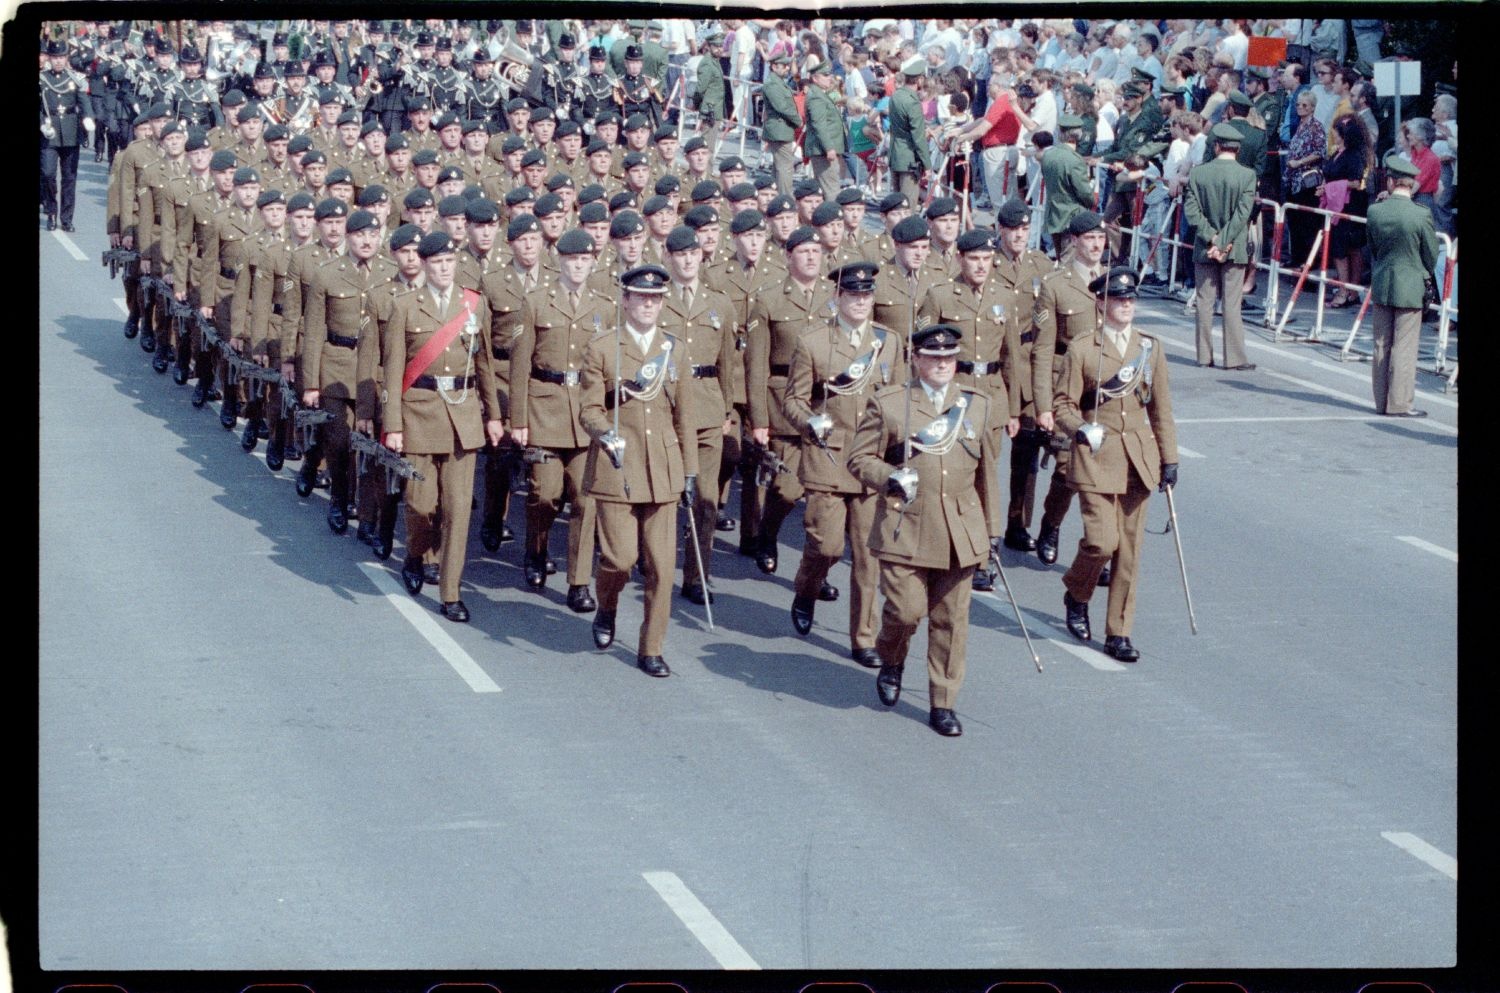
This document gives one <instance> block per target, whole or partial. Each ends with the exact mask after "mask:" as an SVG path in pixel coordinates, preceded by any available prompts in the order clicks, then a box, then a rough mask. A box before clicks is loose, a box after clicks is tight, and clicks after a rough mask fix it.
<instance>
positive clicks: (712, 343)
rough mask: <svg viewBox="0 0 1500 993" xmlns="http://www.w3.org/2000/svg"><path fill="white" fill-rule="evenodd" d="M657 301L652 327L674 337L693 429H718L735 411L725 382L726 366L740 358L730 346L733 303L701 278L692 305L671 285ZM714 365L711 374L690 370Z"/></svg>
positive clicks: (733, 331)
mask: <svg viewBox="0 0 1500 993" xmlns="http://www.w3.org/2000/svg"><path fill="white" fill-rule="evenodd" d="M666 296H667V298H666V300H665V301H664V302H663V304H662V308H661V316H660V317H658V318H657V321H656V326H657V328H658V329H659V330H663V331H666V332H667V333H668V334H670V335H671V336H672V337H674V338H676V339H677V342H678V348H679V349H680V351H679V353H678V355H677V360H678V363H679V364H678V367H677V368H678V371H679V372H680V373H681V374H682V388H683V389H685V390H686V391H687V392H689V393H691V394H692V395H693V396H692V404H691V407H692V410H693V421H692V422H691V423H689V424H688V427H689V428H690V429H692V430H694V431H702V430H706V429H709V428H722V427H723V426H724V421H725V420H727V419H728V418H729V416H730V415H731V414H733V413H734V404H733V401H732V400H731V398H730V396H729V393H728V391H727V390H726V389H725V384H726V383H727V382H728V381H729V375H730V367H731V366H732V365H733V364H734V362H735V360H736V359H737V358H739V352H738V350H736V348H735V340H736V339H735V320H734V304H733V303H732V302H730V299H729V297H727V296H725V295H724V294H723V293H719V292H717V291H715V290H713V289H712V288H710V287H709V285H708V284H707V283H706V282H705V281H704V280H703V279H702V278H701V277H700V278H699V280H698V288H697V291H696V292H695V293H694V294H693V306H692V307H691V308H688V307H686V306H684V304H683V301H682V296H681V291H680V289H679V287H678V286H677V284H675V283H674V284H672V286H671V288H670V289H669V290H668V291H667V294H666ZM706 366H713V367H714V368H715V370H716V372H715V374H714V375H705V376H699V375H696V373H695V371H696V370H698V369H702V368H704V367H706Z"/></svg>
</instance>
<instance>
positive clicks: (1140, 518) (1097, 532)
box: [1063, 470, 1151, 637]
mask: <svg viewBox="0 0 1500 993" xmlns="http://www.w3.org/2000/svg"><path fill="white" fill-rule="evenodd" d="M1127 471H1128V472H1129V475H1130V482H1129V484H1128V489H1127V490H1126V491H1125V492H1124V493H1118V494H1116V493H1079V494H1078V505H1079V508H1080V509H1081V511H1082V514H1083V537H1082V538H1081V539H1079V542H1078V554H1077V555H1076V556H1074V558H1073V564H1072V565H1071V566H1069V567H1068V571H1067V572H1066V573H1064V574H1063V586H1065V587H1067V590H1068V593H1069V595H1071V596H1072V597H1073V599H1074V600H1077V601H1078V602H1079V603H1088V601H1089V597H1091V596H1092V595H1093V593H1094V588H1095V586H1096V585H1097V584H1098V582H1099V573H1100V572H1102V571H1103V570H1104V566H1105V564H1106V563H1108V562H1110V561H1113V562H1114V570H1113V572H1112V573H1111V579H1110V581H1109V610H1108V614H1107V615H1106V617H1107V619H1106V621H1105V626H1104V633H1105V635H1106V636H1109V635H1120V636H1121V637H1126V636H1128V635H1129V634H1130V628H1131V624H1132V623H1133V622H1134V621H1135V585H1136V579H1137V577H1138V576H1139V575H1140V552H1141V535H1142V533H1143V532H1144V530H1145V527H1146V500H1147V498H1149V497H1150V496H1151V491H1150V490H1149V489H1147V488H1146V484H1145V483H1143V482H1141V480H1140V477H1139V476H1137V475H1136V474H1135V471H1134V470H1127Z"/></svg>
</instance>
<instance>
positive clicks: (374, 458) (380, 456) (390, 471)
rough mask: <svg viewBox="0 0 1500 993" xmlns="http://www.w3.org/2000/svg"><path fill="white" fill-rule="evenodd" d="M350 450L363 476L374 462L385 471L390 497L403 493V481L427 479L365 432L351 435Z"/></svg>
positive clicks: (386, 492) (414, 467)
mask: <svg viewBox="0 0 1500 993" xmlns="http://www.w3.org/2000/svg"><path fill="white" fill-rule="evenodd" d="M349 448H350V450H351V451H353V452H354V455H355V459H356V465H357V469H358V472H359V474H360V475H361V476H364V475H366V474H368V472H369V469H370V463H372V462H373V463H374V464H375V465H377V466H379V467H380V468H381V469H384V470H385V495H386V496H388V497H390V496H395V495H396V494H397V493H400V492H401V481H402V480H403V479H415V480H418V481H421V480H423V479H425V478H426V477H425V476H423V475H422V474H421V473H420V472H418V471H417V468H416V466H414V465H412V464H411V463H410V462H408V461H407V460H406V459H404V458H402V457H401V456H399V455H397V454H396V453H395V452H393V451H391V450H390V449H389V448H387V447H386V446H384V445H382V444H381V443H380V442H378V441H376V440H375V439H374V438H371V437H370V436H369V435H367V434H365V433H364V432H363V431H355V432H353V433H351V434H350V435H349Z"/></svg>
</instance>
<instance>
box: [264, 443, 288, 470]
mask: <svg viewBox="0 0 1500 993" xmlns="http://www.w3.org/2000/svg"><path fill="white" fill-rule="evenodd" d="M285 462H286V445H285V443H283V442H282V440H281V439H280V438H272V439H271V440H270V441H268V442H266V468H267V469H270V470H271V471H272V472H280V471H281V467H282V465H283V464H284V463H285Z"/></svg>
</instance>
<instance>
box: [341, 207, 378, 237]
mask: <svg viewBox="0 0 1500 993" xmlns="http://www.w3.org/2000/svg"><path fill="white" fill-rule="evenodd" d="M379 225H380V220H379V219H378V218H376V216H375V215H374V214H372V213H370V212H369V211H368V210H356V211H355V212H354V213H352V214H350V215H349V220H348V222H347V223H346V224H345V225H344V230H345V231H347V232H348V233H349V234H353V233H354V232H356V231H363V230H364V229H365V228H373V227H378V226H379Z"/></svg>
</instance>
